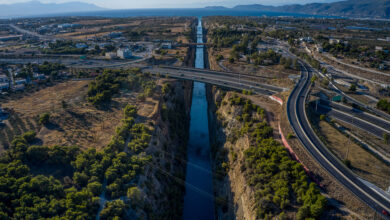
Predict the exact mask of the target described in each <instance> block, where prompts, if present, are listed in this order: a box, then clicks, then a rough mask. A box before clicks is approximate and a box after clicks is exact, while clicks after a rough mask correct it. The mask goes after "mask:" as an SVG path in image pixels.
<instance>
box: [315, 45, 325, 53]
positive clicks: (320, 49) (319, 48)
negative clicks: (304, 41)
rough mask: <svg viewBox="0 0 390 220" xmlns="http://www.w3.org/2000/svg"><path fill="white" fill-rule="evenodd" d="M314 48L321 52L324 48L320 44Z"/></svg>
mask: <svg viewBox="0 0 390 220" xmlns="http://www.w3.org/2000/svg"><path fill="white" fill-rule="evenodd" d="M316 49H317V52H319V53H322V52H324V48H322V46H321V45H318V44H317V45H316Z"/></svg>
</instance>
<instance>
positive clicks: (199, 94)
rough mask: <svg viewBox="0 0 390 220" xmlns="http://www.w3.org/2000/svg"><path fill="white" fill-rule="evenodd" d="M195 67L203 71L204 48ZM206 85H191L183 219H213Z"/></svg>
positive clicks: (198, 52) (200, 48)
mask: <svg viewBox="0 0 390 220" xmlns="http://www.w3.org/2000/svg"><path fill="white" fill-rule="evenodd" d="M202 32H203V31H202V21H201V19H200V18H199V22H198V31H197V42H198V43H203V34H202ZM195 67H196V68H201V69H203V68H204V54H203V46H198V47H197V48H196V60H195ZM209 141H210V140H209V127H208V118H207V100H206V86H205V84H204V83H198V82H194V89H193V94H192V105H191V122H190V139H189V143H188V152H187V157H188V162H187V174H186V193H185V196H184V210H183V219H184V220H213V219H214V195H213V181H212V171H211V159H210V142H209Z"/></svg>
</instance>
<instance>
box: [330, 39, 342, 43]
mask: <svg viewBox="0 0 390 220" xmlns="http://www.w3.org/2000/svg"><path fill="white" fill-rule="evenodd" d="M329 43H330V44H338V43H341V40H340V39H334V38H331V39H329Z"/></svg>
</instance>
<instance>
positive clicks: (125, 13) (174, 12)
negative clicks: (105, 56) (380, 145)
mask: <svg viewBox="0 0 390 220" xmlns="http://www.w3.org/2000/svg"><path fill="white" fill-rule="evenodd" d="M71 16H86V17H107V18H125V17H151V16H161V17H163V16H165V17H169V16H195V17H206V16H258V17H262V16H266V17H298V18H337V17H334V16H322V15H309V14H297V13H283V12H265V11H264V12H262V11H256V10H236V9H208V8H198V9H197V8H169V9H124V10H104V11H89V12H72V13H61V14H44V15H35V16H29V17H32V18H34V17H35V18H36V17H71ZM14 18H23V17H14Z"/></svg>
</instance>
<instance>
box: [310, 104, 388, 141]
mask: <svg viewBox="0 0 390 220" xmlns="http://www.w3.org/2000/svg"><path fill="white" fill-rule="evenodd" d="M314 105H315V104H314V103H313V107H314ZM314 108H315V107H314ZM317 111H318V113H320V114H326V115H328V116H330V117H334V118H336V119H338V120H340V121H343V122H345V123H349V124H351V125H354V126H356V127H358V128H360V129H362V130H364V131H367V132H369V133H371V134H373V135H375V136H377V137H379V138H383V134H384V133H385V132H386V133H389V134H390V122H389V121H387V120H384V119H382V118H379V117H378V116H375V115H371V114H368V113H366V112H363V111H361V110H358V109H354V108H352V107H348V106H344V105H339V104H335V103H325V104H323V103H322V102H320V104H318V105H317Z"/></svg>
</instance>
